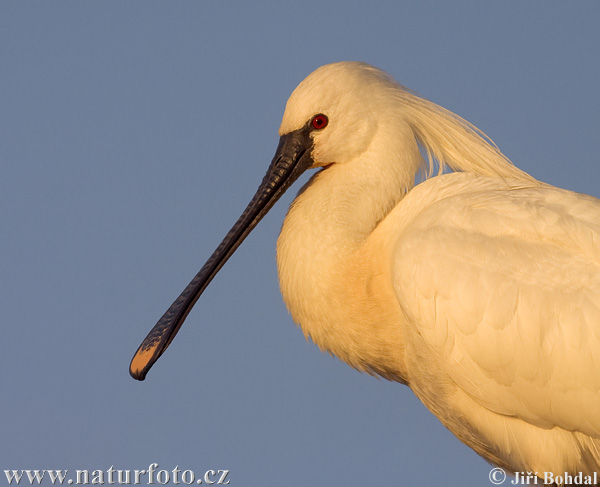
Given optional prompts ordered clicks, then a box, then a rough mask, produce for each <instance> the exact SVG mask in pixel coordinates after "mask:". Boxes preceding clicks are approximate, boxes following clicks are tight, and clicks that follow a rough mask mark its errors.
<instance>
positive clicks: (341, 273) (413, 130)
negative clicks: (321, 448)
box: [130, 62, 600, 483]
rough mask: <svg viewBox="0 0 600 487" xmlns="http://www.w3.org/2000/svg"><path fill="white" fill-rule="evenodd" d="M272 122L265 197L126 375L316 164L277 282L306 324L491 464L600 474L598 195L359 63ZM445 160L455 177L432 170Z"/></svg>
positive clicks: (287, 226)
mask: <svg viewBox="0 0 600 487" xmlns="http://www.w3.org/2000/svg"><path fill="white" fill-rule="evenodd" d="M279 133H280V136H281V138H280V142H279V146H278V147H277V151H276V153H275V157H274V158H273V161H272V162H271V165H270V167H269V169H268V171H267V174H266V176H265V177H264V179H263V181H262V183H261V185H260V187H259V188H258V191H257V192H256V195H255V196H254V197H253V198H252V200H251V202H250V203H249V205H248V207H247V208H246V210H245V211H244V213H243V214H242V216H241V217H240V218H239V220H238V221H237V223H236V224H235V225H234V226H233V228H232V229H231V231H230V232H229V233H228V234H227V236H226V237H225V239H224V240H223V242H222V243H221V244H220V245H219V247H218V248H217V249H216V250H215V252H214V253H213V255H212V256H211V257H210V258H209V259H208V261H207V262H206V264H205V265H204V267H202V269H201V270H200V272H199V273H198V274H197V275H196V277H194V279H193V280H192V282H191V283H190V284H189V285H188V287H187V288H186V289H185V290H184V291H183V293H182V294H181V296H180V297H179V298H178V299H177V300H176V301H175V302H174V303H173V305H172V306H171V307H170V308H169V310H168V311H167V312H166V313H165V314H164V316H163V317H162V318H161V319H160V320H159V322H158V323H157V324H156V326H155V327H154V328H153V329H152V331H151V332H150V333H149V334H148V336H147V337H146V339H145V340H144V341H143V343H142V344H141V345H140V347H139V349H138V351H137V352H136V354H135V356H134V357H133V359H132V361H131V367H130V373H131V375H132V376H133V377H134V378H135V379H138V380H143V379H144V378H145V376H146V374H147V372H148V370H149V369H150V367H152V365H153V364H154V362H156V360H157V359H158V358H159V357H160V355H161V354H162V353H163V352H164V351H165V349H166V348H167V347H168V346H169V344H170V343H171V341H172V340H173V338H174V336H175V334H176V333H177V331H178V330H179V328H180V327H181V325H182V323H183V321H184V320H185V318H186V316H187V314H188V313H189V311H190V310H191V308H192V307H193V306H194V304H195V302H196V301H197V300H198V298H199V296H200V295H201V293H202V292H203V291H204V289H205V288H206V286H207V285H208V284H209V283H210V281H211V280H212V278H213V277H214V276H215V275H216V273H217V272H218V271H219V269H220V268H221V267H222V266H223V264H224V263H225V262H226V261H227V259H228V258H229V257H230V256H231V255H232V253H233V252H234V251H235V249H236V248H237V247H238V246H239V245H240V244H241V242H242V241H243V240H244V238H245V237H246V236H247V235H248V234H249V233H250V231H251V230H252V229H253V228H254V227H255V226H256V224H257V223H258V222H259V221H260V219H261V218H262V217H263V216H264V215H265V214H266V213H267V212H268V211H269V209H270V208H271V207H272V206H273V204H274V203H275V202H276V201H277V199H278V198H279V197H280V196H281V195H282V194H283V193H284V192H285V190H286V189H287V188H288V187H289V186H291V185H292V183H293V182H294V181H295V180H296V179H297V178H298V177H299V176H300V174H302V173H303V172H304V171H305V170H307V169H319V170H318V171H317V172H316V173H315V174H314V175H313V176H312V178H311V179H310V181H309V182H308V183H307V184H306V186H305V187H304V188H303V190H302V191H301V192H300V193H299V194H298V196H297V197H296V199H295V200H294V202H293V204H292V205H291V207H290V210H289V212H288V214H287V217H286V218H285V221H284V223H283V227H282V230H281V234H280V236H279V239H278V242H277V264H278V271H279V281H280V287H281V292H282V294H283V298H284V300H285V303H286V305H287V307H288V309H289V311H290V313H291V315H292V318H293V320H294V321H295V322H296V323H297V324H299V325H300V326H301V327H302V330H303V331H304V333H305V335H306V336H307V337H310V338H311V339H312V341H313V342H314V343H315V344H317V345H318V346H319V347H320V348H321V349H324V350H327V351H329V352H331V353H333V354H335V355H337V356H338V357H339V358H340V359H342V360H343V361H345V362H346V363H348V364H349V365H351V366H352V367H354V368H356V369H358V370H360V371H364V372H367V373H370V374H373V375H377V376H381V377H384V378H386V379H389V380H393V381H397V382H400V383H403V384H407V385H408V386H409V387H410V388H411V389H412V390H413V391H414V393H415V394H416V395H417V396H418V397H419V399H420V400H421V401H422V402H423V403H424V404H425V406H427V408H428V409H429V410H430V411H431V412H433V414H435V415H436V416H437V417H438V419H439V420H440V421H441V422H442V423H443V424H444V425H445V426H446V427H447V428H448V429H449V430H450V431H452V433H454V434H455V435H456V436H457V437H458V438H459V439H460V440H461V441H462V442H464V443H465V444H466V445H468V446H469V447H471V448H472V449H474V450H475V451H476V452H477V453H478V454H480V455H481V456H482V457H483V458H485V459H486V460H488V461H489V462H491V463H493V464H494V465H497V466H499V467H502V468H504V469H506V470H507V471H509V472H541V473H543V472H548V473H552V474H553V475H554V476H557V475H565V474H569V475H573V476H575V475H578V474H581V475H582V476H584V478H588V477H586V476H589V479H593V476H594V475H595V473H596V472H598V471H599V470H600V453H599V452H600V401H598V399H599V397H598V396H599V392H600V246H599V245H598V242H600V201H599V200H597V199H595V198H593V197H590V196H586V195H582V194H578V193H573V192H570V191H566V190H563V189H559V188H555V187H553V186H550V185H547V184H544V183H542V182H540V181H537V180H536V179H534V178H533V177H531V176H530V175H528V174H527V173H525V172H523V171H521V170H520V169H518V168H517V167H515V166H513V165H512V164H511V162H510V161H509V160H508V159H507V158H506V157H505V156H504V155H503V154H502V153H501V152H500V151H499V150H498V148H497V147H496V146H495V145H494V144H493V143H491V141H490V140H489V139H487V138H486V137H485V135H484V134H483V133H481V132H480V131H479V130H477V129H476V128H475V127H473V126H472V125H471V124H469V123H468V122H466V121H465V120H463V119H462V118H460V117H459V116H457V115H455V114H453V113H451V112H449V111H447V110H445V109H443V108H441V107H440V106H438V105H436V104H434V103H432V102H429V101H427V100H425V99H423V98H420V97H418V96H416V95H415V94H413V93H412V92H410V91H408V90H407V89H405V88H404V87H402V86H401V85H399V84H398V83H396V82H395V81H394V80H393V79H392V78H391V77H390V76H388V75H387V74H385V73H384V72H382V71H380V70H378V69H376V68H374V67H372V66H369V65H367V64H363V63H357V62H343V63H336V64H330V65H326V66H323V67H321V68H319V69H317V70H316V71H314V72H313V73H312V74H310V75H309V76H308V77H307V78H306V79H305V80H304V81H302V83H300V85H299V86H298V87H297V88H296V89H295V90H294V92H293V93H292V95H291V96H290V98H289V100H288V102H287V105H286V109H285V113H284V115H283V121H282V123H281V127H280V130H279ZM419 147H421V148H423V149H424V152H426V154H427V155H428V161H425V160H424V159H423V157H422V155H421V152H420V150H419ZM434 161H437V163H438V164H439V165H440V167H441V168H444V167H446V166H447V167H449V168H450V169H452V170H453V172H450V173H448V174H443V173H442V172H441V171H440V173H439V174H438V175H437V176H434V175H433V174H432V172H433V171H432V167H433V164H434ZM423 168H425V170H426V172H427V174H428V177H427V178H426V179H425V181H424V182H422V183H420V184H418V185H416V186H415V184H414V181H415V175H416V174H417V172H418V171H419V170H420V169H423ZM427 169H429V170H427ZM596 357H599V358H596ZM597 362H598V363H597ZM540 475H543V474H540ZM588 483H590V482H588Z"/></svg>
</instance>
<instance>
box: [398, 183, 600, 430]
mask: <svg viewBox="0 0 600 487" xmlns="http://www.w3.org/2000/svg"><path fill="white" fill-rule="evenodd" d="M444 178H445V179H444ZM440 181H441V182H437V183H431V184H429V185H428V186H427V185H426V183H425V184H423V185H420V186H423V188H422V189H421V188H418V187H417V188H416V189H415V190H413V193H414V194H411V195H410V199H409V197H407V201H406V202H405V203H403V206H404V208H403V209H402V208H399V211H402V210H404V211H406V214H412V215H413V217H412V218H411V219H410V222H409V223H408V224H405V225H404V227H403V229H402V231H401V232H400V237H399V239H398V241H397V243H396V246H395V250H394V256H393V259H394V268H393V280H394V289H395V292H396V296H397V298H398V301H399V303H400V306H401V307H402V309H403V311H404V313H405V314H406V316H407V317H408V319H409V321H410V327H411V329H412V332H413V334H414V336H415V337H417V339H418V340H422V342H423V344H424V346H426V347H428V348H429V349H430V350H431V351H432V356H435V357H436V360H437V361H438V363H439V364H440V365H439V366H440V367H441V368H442V369H444V370H445V371H446V372H447V374H448V378H449V379H450V380H451V381H453V382H454V383H455V384H457V386H458V387H460V388H461V389H463V390H464V391H465V392H466V393H467V394H468V395H469V396H471V397H472V398H473V399H474V400H476V401H477V402H478V403H479V404H481V405H483V406H485V407H487V408H488V409H490V410H493V411H495V412H499V413H502V414H505V415H509V416H516V417H519V418H521V419H523V420H525V421H528V422H529V423H532V424H536V425H538V426H542V427H545V428H551V427H554V426H559V427H561V428H564V429H566V430H569V431H579V432H581V433H584V434H586V435H590V436H592V437H596V438H600V401H599V400H598V398H599V393H600V363H599V362H600V359H599V357H600V251H599V247H600V246H599V245H598V244H599V242H600V201H599V200H596V199H595V198H591V197H589V196H585V195H580V194H577V193H572V192H569V191H565V190H559V189H557V188H553V187H550V186H541V187H522V186H520V187H519V186H514V187H510V184H508V185H507V183H506V181H502V180H491V179H483V178H476V177H474V176H468V175H448V176H444V177H443V178H441V179H440ZM457 181H458V182H459V183H460V184H457ZM450 182H451V183H452V184H450ZM419 192H420V193H421V194H419ZM417 200H418V201H421V207H420V208H421V209H420V210H419V211H416V210H414V209H411V205H412V204H416V201H417ZM423 201H427V202H428V203H427V204H426V205H425V208H423V205H422V202H423Z"/></svg>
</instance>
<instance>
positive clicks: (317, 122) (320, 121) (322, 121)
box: [310, 113, 329, 130]
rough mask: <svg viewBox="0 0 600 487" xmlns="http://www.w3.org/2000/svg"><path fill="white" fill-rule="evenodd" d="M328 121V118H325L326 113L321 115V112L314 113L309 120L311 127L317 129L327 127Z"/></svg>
mask: <svg viewBox="0 0 600 487" xmlns="http://www.w3.org/2000/svg"><path fill="white" fill-rule="evenodd" d="M328 123H329V119H328V118H327V116H326V115H323V114H322V113H319V114H318V115H315V116H314V117H313V119H312V121H311V122H310V124H311V125H312V126H313V128H314V129H317V130H323V129H324V128H325V127H327V124H328Z"/></svg>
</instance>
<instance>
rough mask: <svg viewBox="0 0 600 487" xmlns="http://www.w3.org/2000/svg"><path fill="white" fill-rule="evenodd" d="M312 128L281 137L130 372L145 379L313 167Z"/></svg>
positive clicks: (304, 128)
mask: <svg viewBox="0 0 600 487" xmlns="http://www.w3.org/2000/svg"><path fill="white" fill-rule="evenodd" d="M310 131H311V130H310V126H309V125H306V126H305V127H303V128H301V129H299V130H296V131H294V132H290V133H289V134H286V135H283V136H281V138H280V140H279V145H278V146H277V152H276V153H275V157H273V160H272V162H271V165H270V166H269V169H268V170H267V174H266V175H265V177H264V178H263V180H262V183H261V184H260V186H259V188H258V190H257V191H256V194H255V195H254V197H253V198H252V200H251V201H250V203H249V204H248V206H247V207H246V209H245V210H244V212H243V213H242V215H241V216H240V218H239V219H238V221H237V222H236V223H235V225H233V227H232V228H231V230H229V233H227V235H226V236H225V238H224V239H223V241H222V242H221V243H220V244H219V246H218V247H217V249H216V250H215V251H214V252H213V254H212V255H211V256H210V258H209V259H208V260H207V261H206V264H204V266H203V267H202V269H200V272H198V274H196V276H195V277H194V278H193V279H192V281H191V282H190V283H189V284H188V286H187V287H186V288H185V289H184V291H183V292H182V293H181V294H180V295H179V297H178V298H177V299H176V300H175V302H174V303H173V304H172V305H171V307H170V308H169V309H168V310H167V312H166V313H165V314H164V315H163V316H162V318H161V319H160V320H159V321H158V323H156V325H155V326H154V328H152V330H151V331H150V333H148V336H147V337H146V338H145V339H144V341H143V342H142V344H141V345H140V347H139V348H138V349H137V352H136V353H135V355H134V356H133V359H132V360H131V364H130V366H129V373H130V374H131V377H133V378H134V379H137V380H144V379H145V378H146V374H147V373H148V371H149V370H150V368H151V367H152V365H154V362H156V361H157V360H158V358H159V357H160V356H161V355H162V354H163V352H164V351H165V350H166V349H167V347H168V346H169V344H170V343H171V341H172V340H173V338H175V335H176V334H177V332H178V331H179V328H181V325H182V324H183V322H184V320H185V318H186V317H187V315H188V313H189V312H190V311H191V309H192V308H193V306H194V304H196V301H198V298H199V297H200V295H201V294H202V293H203V292H204V290H205V289H206V287H207V286H208V284H209V283H210V281H212V279H213V277H215V275H216V274H217V272H219V270H220V269H221V267H223V265H224V264H225V262H227V259H229V257H231V255H232V254H233V253H234V252H235V250H236V249H237V248H238V247H239V245H240V244H241V243H242V242H243V241H244V239H245V238H246V236H247V235H248V234H249V233H250V232H251V231H252V229H253V228H254V227H255V226H256V225H257V224H258V222H259V221H260V220H261V219H262V217H263V216H265V215H266V213H267V212H268V211H269V210H270V209H271V207H272V206H273V205H274V204H275V202H276V201H277V200H278V199H279V198H280V196H281V195H282V194H283V193H284V192H285V191H286V190H287V189H288V188H289V187H290V186H291V185H292V183H294V181H296V179H298V177H299V176H300V175H301V174H302V173H303V172H304V171H305V170H306V169H308V168H309V167H310V166H311V165H312V164H313V161H312V157H311V153H312V138H311V137H310Z"/></svg>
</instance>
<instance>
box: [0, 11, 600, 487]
mask: <svg viewBox="0 0 600 487" xmlns="http://www.w3.org/2000/svg"><path fill="white" fill-rule="evenodd" d="M599 21H600V3H598V1H596V0H594V1H577V2H566V1H563V2H533V1H530V2H522V1H502V2H500V1H496V2H476V1H469V2H467V1H453V2H444V1H436V2H432V1H419V2H417V1H413V2H398V1H395V0H394V1H391V0H390V1H381V2H378V1H375V2H365V1H364V0H363V1H337V2H327V1H319V2H317V1H312V0H309V1H303V2H289V3H285V2H280V1H274V0H272V1H264V2H242V1H238V2H231V1H226V0H220V1H212V0H210V1H209V0H194V1H184V0H181V1H178V2H167V1H163V2H157V1H144V2H141V1H128V2H117V1H102V2H100V1H96V2H89V1H88V2H79V1H60V2H50V1H44V2H42V1H31V2H18V1H3V2H2V3H0V66H1V76H0V139H1V143H0V168H1V169H0V223H1V229H2V238H1V239H0V256H1V257H0V270H1V276H2V277H1V279H0V299H1V309H2V322H3V323H2V328H1V329H2V334H3V335H2V343H3V347H2V353H1V354H0V390H1V391H2V392H1V411H2V420H1V423H0V432H1V433H0V471H1V470H4V469H20V468H32V469H33V468H38V469H43V468H52V469H70V470H75V469H90V470H93V469H104V470H106V469H108V468H109V467H110V466H111V465H114V467H115V468H120V469H132V470H133V469H146V468H147V467H148V465H149V464H150V463H153V462H156V463H158V464H159V465H160V468H161V469H162V468H164V469H167V470H172V469H173V468H174V467H175V466H179V468H180V469H182V470H183V469H192V470H194V471H195V472H197V473H198V472H203V471H204V470H208V469H229V470H230V471H231V473H230V480H231V484H230V485H231V486H233V487H235V486H244V487H252V486H280V485H285V486H290V487H295V486H307V485H331V486H355V485H356V486H359V485H363V486H364V485H410V486H430V485H444V486H446V487H453V486H482V485H488V472H489V470H490V467H489V466H488V465H487V464H486V463H485V462H484V461H483V460H481V459H480V458H479V457H478V456H477V455H475V453H473V452H472V451H471V450H469V449H468V448H467V447H465V446H463V445H462V444H461V443H460V442H459V441H458V440H456V439H455V438H454V437H453V436H452V435H451V434H450V433H449V432H447V431H446V430H445V429H444V427H443V426H442V425H441V424H440V423H439V422H438V421H437V419H435V418H434V417H433V416H432V415H431V414H430V413H429V412H428V411H427V410H426V409H425V408H424V407H423V406H422V405H421V404H420V403H419V401H418V400H416V399H415V397H414V396H413V394H412V393H411V391H410V390H409V389H408V388H406V387H402V386H399V385H397V384H392V383H388V382H386V381H383V380H376V379H374V378H372V377H368V376H366V375H362V374H359V373H358V372H355V371H354V370H352V369H350V368H349V367H348V366H346V365H344V364H342V363H340V362H339V361H338V360H337V359H335V358H333V357H330V356H329V355H325V354H322V353H321V352H319V350H318V349H317V348H316V347H315V346H314V345H313V344H310V343H307V342H306V341H305V340H304V338H303V336H302V333H301V331H300V330H299V329H298V328H296V327H295V326H294V324H293V323H292V321H291V319H290V317H289V316H288V314H287V312H286V309H285V306H284V304H283V302H282V299H281V296H280V294H279V290H278V284H277V274H276V266H275V241H276V237H277V234H278V231H279V228H280V226H281V222H282V220H283V217H284V215H285V211H286V209H287V205H289V203H290V201H291V199H292V198H293V194H294V193H295V191H294V190H292V191H290V193H289V194H288V195H286V196H285V197H284V198H283V199H282V201H280V202H279V203H278V204H277V206H276V207H275V208H274V210H273V211H272V212H271V214H269V215H268V216H267V217H266V218H265V220H264V221H263V222H262V223H261V224H260V225H259V227H258V228H257V229H256V231H255V232H254V233H253V234H252V235H251V236H250V237H249V238H248V239H247V241H246V242H245V243H244V245H243V246H242V247H241V248H240V249H239V251H238V252H237V253H236V255H235V256H234V257H233V258H232V259H231V260H230V261H229V262H228V264H227V265H226V266H225V268H224V269H223V270H222V272H221V273H220V274H219V276H218V277H217V278H216V279H215V281H214V282H213V283H212V285H211V286H210V287H209V289H208V290H207V291H206V293H205V294H204V296H203V297H202V299H201V300H200V301H199V302H198V304H197V306H196V308H195V309H194V311H193V312H192V313H191V314H190V316H189V318H188V320H187V322H186V324H185V326H184V327H183V328H182V330H181V332H180V334H179V335H178V336H177V338H176V340H175V341H174V342H173V344H172V345H171V347H170V348H169V350H168V352H167V353H166V354H165V355H164V356H163V357H162V358H161V360H160V361H159V363H158V364H157V366H156V367H155V368H154V369H153V370H152V371H151V373H150V374H149V376H148V379H147V380H146V381H145V382H143V383H139V382H136V381H134V380H132V379H131V378H130V377H129V374H128V372H127V368H128V364H129V360H130V358H131V356H132V354H133V353H134V351H135V350H136V348H137V346H138V345H139V343H140V340H141V339H142V338H143V337H144V336H145V335H146V333H147V332H148V331H149V330H150V328H151V327H152V326H153V325H154V323H155V322H156V320H157V319H158V318H159V317H160V316H161V315H162V313H163V312H164V311H165V309H166V308H167V307H168V306H169V305H170V304H171V301H172V300H173V299H174V298H175V297H176V296H177V295H178V294H179V292H180V291H181V290H182V289H183V287H184V286H185V285H186V284H187V283H188V281H189V280H190V278H191V277H192V276H193V275H194V274H195V273H196V272H197V270H198V269H199V268H200V266H201V265H202V264H203V263H204V261H205V259H206V258H207V257H208V256H209V255H210V253H211V252H212V250H213V249H214V247H215V246H216V245H217V244H218V243H219V241H220V240H221V238H222V236H223V235H224V234H225V233H226V232H227V230H228V229H229V227H230V226H231V224H232V223H233V222H234V221H235V219H236V218H237V216H238V215H239V213H240V211H241V210H242V209H243V208H244V207H245V204H246V202H247V200H248V199H249V198H250V197H251V196H252V194H253V193H254V191H255V189H256V187H257V185H258V183H259V182H260V180H261V179H262V176H263V173H264V171H265V169H266V167H267V165H268V163H269V162H270V160H271V157H272V155H273V153H274V151H275V147H276V145H277V141H278V136H277V129H278V126H279V123H280V120H281V115H282V113H283V108H284V106H285V101H286V99H287V97H288V95H289V94H290V93H291V91H292V90H293V88H294V87H295V86H296V85H297V84H298V83H299V82H300V81H301V80H302V79H303V78H304V77H305V76H306V75H307V74H309V73H310V72H311V71H312V70H313V69H315V68H316V67H318V66H320V65H322V64H325V63H328V62H333V61H340V60H362V61H366V62H369V63H371V64H374V65H376V66H378V67H380V68H383V69H384V70H386V71H388V72H389V73H390V74H392V75H393V76H394V77H395V78H396V79H397V80H398V81H400V82H401V83H402V84H404V85H406V86H408V87H410V88H412V89H414V90H416V91H417V92H419V93H420V94H422V95H423V96H425V97H427V98H429V99H431V100H433V101H435V102H437V103H439V104H441V105H443V106H445V107H446V108H449V109H451V110H453V111H455V112H456V113H458V114H460V115H462V116H463V117H465V118H466V119H468V120H469V121H471V122H472V123H474V124H475V125H477V126H478V127H479V128H481V129H482V130H484V131H485V132H486V133H487V134H488V135H489V136H490V137H492V139H493V140H494V141H495V142H496V143H497V144H498V145H499V146H500V148H501V149H502V150H503V151H504V152H505V153H506V154H507V155H508V156H509V157H510V158H511V159H512V160H513V161H514V162H515V163H516V164H517V165H518V166H520V167H521V168H523V169H525V170H526V171H528V172H530V173H531V174H533V175H534V176H536V177H537V178H539V179H542V180H544V181H546V182H549V183H552V184H555V185H559V186H563V187H566V188H569V189H572V190H575V191H580V192H585V193H589V194H593V195H595V196H600V183H599V180H600V166H599V162H600V161H599V160H598V140H599V134H600V122H599V116H598V114H599V113H600V96H599V93H598V89H599V87H600V68H599V64H600V63H599V61H598V60H599V57H598V56H599V52H600V29H598V25H599ZM297 188H299V184H297V185H296V189H297ZM5 483H6V480H5V478H4V476H3V474H2V475H0V485H5Z"/></svg>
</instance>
